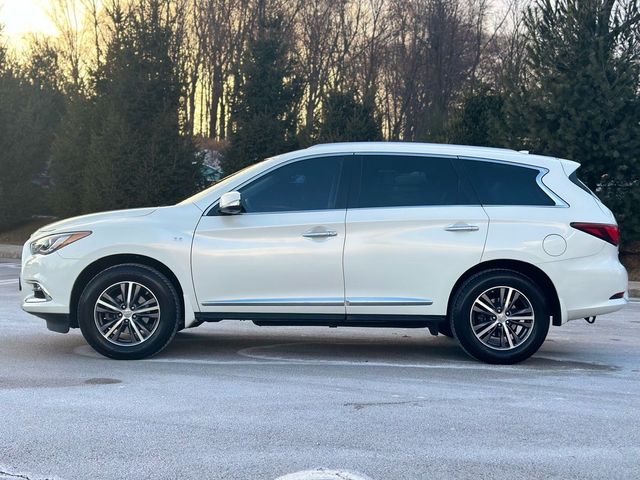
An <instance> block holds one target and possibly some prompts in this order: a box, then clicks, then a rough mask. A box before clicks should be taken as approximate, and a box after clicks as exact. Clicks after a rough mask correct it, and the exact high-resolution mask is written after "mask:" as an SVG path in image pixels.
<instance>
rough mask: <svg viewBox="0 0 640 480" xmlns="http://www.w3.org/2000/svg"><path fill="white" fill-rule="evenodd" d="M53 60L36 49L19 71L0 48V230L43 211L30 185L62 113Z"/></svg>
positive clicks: (37, 192) (39, 191)
mask: <svg viewBox="0 0 640 480" xmlns="http://www.w3.org/2000/svg"><path fill="white" fill-rule="evenodd" d="M56 78H59V68H58V65H57V54H56V53H55V51H53V50H52V49H50V48H48V47H47V46H43V45H36V46H34V48H33V49H32V51H31V52H30V53H29V57H28V61H27V62H26V64H25V65H24V66H22V67H21V66H19V65H16V64H15V63H13V62H12V61H10V59H9V58H8V56H7V54H6V51H5V50H4V48H2V47H0V172H1V173H0V228H6V227H9V226H11V225H14V224H16V223H20V222H24V221H25V220H27V219H28V218H29V217H30V216H31V215H33V214H34V213H36V212H37V213H41V212H42V211H43V210H44V209H46V202H45V198H44V197H45V196H44V195H43V193H44V191H43V189H42V187H40V186H38V185H37V184H36V183H35V182H34V180H35V179H36V177H37V175H38V174H40V173H42V172H43V171H45V169H46V166H47V162H48V160H49V155H50V147H51V142H52V137H53V131H54V128H55V125H56V123H57V122H58V120H59V118H60V115H61V109H62V105H63V102H62V94H61V92H60V91H59V90H58V88H57V84H56V82H55V79H56Z"/></svg>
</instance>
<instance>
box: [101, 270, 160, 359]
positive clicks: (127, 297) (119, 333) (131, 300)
mask: <svg viewBox="0 0 640 480" xmlns="http://www.w3.org/2000/svg"><path fill="white" fill-rule="evenodd" d="M94 318H95V322H96V326H97V327H98V331H99V332H100V334H101V335H102V336H103V337H104V338H105V339H106V340H108V341H109V342H111V343H113V344H115V345H120V346H125V347H130V346H135V345H139V344H141V343H143V342H145V341H147V340H148V339H149V338H151V336H152V335H153V334H154V332H155V331H156V329H157V328H158V325H159V324H160V304H159V303H158V299H157V298H156V296H155V294H154V293H153V292H152V291H151V290H150V289H149V288H147V287H146V286H144V285H142V284H141V283H137V282H118V283H114V284H113V285H111V286H110V287H108V288H106V289H105V290H104V291H103V292H102V293H101V294H100V295H99V296H98V300H97V301H96V303H95V306H94Z"/></svg>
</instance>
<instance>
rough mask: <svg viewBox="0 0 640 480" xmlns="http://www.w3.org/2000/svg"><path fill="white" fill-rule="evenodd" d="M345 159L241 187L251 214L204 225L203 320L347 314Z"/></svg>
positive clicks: (197, 241) (317, 161)
mask: <svg viewBox="0 0 640 480" xmlns="http://www.w3.org/2000/svg"><path fill="white" fill-rule="evenodd" d="M344 163H345V162H344V158H343V157H342V156H323V157H314V158H306V159H301V160H295V161H292V162H290V163H287V164H285V165H282V166H279V167H276V168H275V169H273V170H271V171H268V172H266V173H264V174H263V175H262V176H260V177H258V178H257V179H254V180H252V181H250V182H249V183H247V184H246V185H243V186H240V187H239V188H238V191H240V193H241V195H242V206H243V213H241V214H238V215H226V216H225V215H220V214H219V213H218V212H217V208H215V207H214V208H213V209H212V212H211V214H210V215H208V216H204V217H203V218H202V220H201V221H200V223H199V224H198V227H197V230H196V234H195V237H194V241H193V248H192V271H193V282H194V286H195V289H196V294H197V297H198V302H199V303H200V307H201V311H202V312H216V313H220V312H228V313H233V314H235V317H236V318H237V317H238V315H240V314H245V313H262V314H274V315H275V316H274V317H272V319H276V320H277V319H284V318H285V317H281V316H280V315H282V314H295V313H307V314H308V313H313V314H315V315H327V316H333V315H336V316H338V315H339V316H340V318H342V317H343V316H344V314H345V307H344V279H343V269H342V253H343V246H344V239H345V216H346V210H345V206H346V205H345V204H346V195H345V193H344V183H345V182H344V178H343V164H344Z"/></svg>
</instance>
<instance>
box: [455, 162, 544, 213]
mask: <svg viewBox="0 0 640 480" xmlns="http://www.w3.org/2000/svg"><path fill="white" fill-rule="evenodd" d="M459 162H460V164H461V165H462V167H463V169H464V171H465V172H466V173H467V175H468V177H469V181H470V182H471V184H472V185H473V188H474V190H475V193H476V195H477V196H478V198H479V199H480V203H482V204H483V205H538V206H553V205H555V204H556V203H555V202H554V201H553V199H552V198H551V197H549V195H547V194H546V193H545V192H544V190H542V188H541V187H540V185H539V184H538V181H537V177H538V175H539V174H540V171H539V170H538V169H536V168H530V167H521V166H517V165H508V164H505V163H496V162H488V161H482V160H459Z"/></svg>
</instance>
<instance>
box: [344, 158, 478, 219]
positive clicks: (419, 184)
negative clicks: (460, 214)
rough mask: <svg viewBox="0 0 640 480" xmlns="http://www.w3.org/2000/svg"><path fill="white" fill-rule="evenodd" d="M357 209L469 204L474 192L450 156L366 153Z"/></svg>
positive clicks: (471, 201) (363, 159) (356, 204)
mask: <svg viewBox="0 0 640 480" xmlns="http://www.w3.org/2000/svg"><path fill="white" fill-rule="evenodd" d="M360 158H361V159H362V175H361V177H360V185H359V189H358V190H359V195H357V198H356V199H355V202H353V203H354V205H353V207H355V208H374V207H410V206H429V205H469V204H473V203H477V202H474V201H473V195H472V194H471V190H470V188H469V186H468V185H467V186H466V188H465V182H466V181H465V180H464V179H462V178H461V177H460V176H458V174H457V172H456V170H455V168H454V166H453V164H452V162H451V160H450V159H448V158H436V157H421V156H410V155H363V156H361V157H360Z"/></svg>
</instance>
